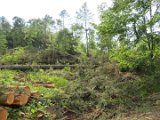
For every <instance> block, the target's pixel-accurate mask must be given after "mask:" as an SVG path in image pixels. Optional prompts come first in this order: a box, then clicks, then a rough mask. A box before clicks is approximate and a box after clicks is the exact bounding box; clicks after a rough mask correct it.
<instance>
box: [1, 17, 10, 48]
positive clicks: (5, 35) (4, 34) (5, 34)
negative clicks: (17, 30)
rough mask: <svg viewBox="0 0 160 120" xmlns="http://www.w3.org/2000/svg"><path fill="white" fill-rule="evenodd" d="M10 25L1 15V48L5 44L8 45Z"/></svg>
mask: <svg viewBox="0 0 160 120" xmlns="http://www.w3.org/2000/svg"><path fill="white" fill-rule="evenodd" d="M10 34H11V25H10V23H9V22H8V21H7V19H6V18H5V17H4V16H2V17H0V36H1V37H0V39H1V48H4V47H7V46H6V45H7V44H8V47H9V46H10V45H9V41H10V39H11V35H10Z"/></svg>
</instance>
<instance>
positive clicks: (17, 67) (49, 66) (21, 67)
mask: <svg viewBox="0 0 160 120" xmlns="http://www.w3.org/2000/svg"><path fill="white" fill-rule="evenodd" d="M65 67H70V68H77V67H81V68H87V67H88V65H0V69H13V70H28V69H50V68H52V69H63V68H65ZM92 67H93V68H94V67H97V65H92Z"/></svg>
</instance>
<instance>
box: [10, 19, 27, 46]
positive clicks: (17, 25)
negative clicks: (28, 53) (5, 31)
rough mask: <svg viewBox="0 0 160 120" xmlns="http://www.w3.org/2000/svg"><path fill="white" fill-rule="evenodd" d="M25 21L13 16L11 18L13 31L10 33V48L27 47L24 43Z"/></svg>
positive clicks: (25, 42)
mask: <svg viewBox="0 0 160 120" xmlns="http://www.w3.org/2000/svg"><path fill="white" fill-rule="evenodd" d="M24 30H25V21H24V19H22V18H20V17H17V16H15V17H14V18H13V29H12V31H11V36H12V38H11V42H10V47H11V48H15V47H24V46H26V45H27V41H25V32H24Z"/></svg>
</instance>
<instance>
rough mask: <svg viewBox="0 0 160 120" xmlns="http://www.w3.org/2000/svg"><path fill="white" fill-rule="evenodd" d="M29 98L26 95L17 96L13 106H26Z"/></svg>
mask: <svg viewBox="0 0 160 120" xmlns="http://www.w3.org/2000/svg"><path fill="white" fill-rule="evenodd" d="M28 98H29V96H28V95H26V94H18V95H15V98H14V101H13V105H18V106H23V105H26V104H27V102H28Z"/></svg>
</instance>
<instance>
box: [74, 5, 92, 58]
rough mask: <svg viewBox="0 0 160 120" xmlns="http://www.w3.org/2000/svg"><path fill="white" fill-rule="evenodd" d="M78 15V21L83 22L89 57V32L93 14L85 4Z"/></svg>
mask: <svg viewBox="0 0 160 120" xmlns="http://www.w3.org/2000/svg"><path fill="white" fill-rule="evenodd" d="M76 14H77V19H78V20H80V21H81V22H82V26H83V28H84V31H85V38H86V53H87V56H88V55H89V50H88V49H89V46H88V43H89V41H88V30H89V28H88V27H89V22H90V21H91V19H92V16H93V14H92V13H91V12H90V10H89V9H88V6H87V3H86V2H85V3H84V4H83V5H82V7H81V8H80V9H79V11H77V12H76Z"/></svg>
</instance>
